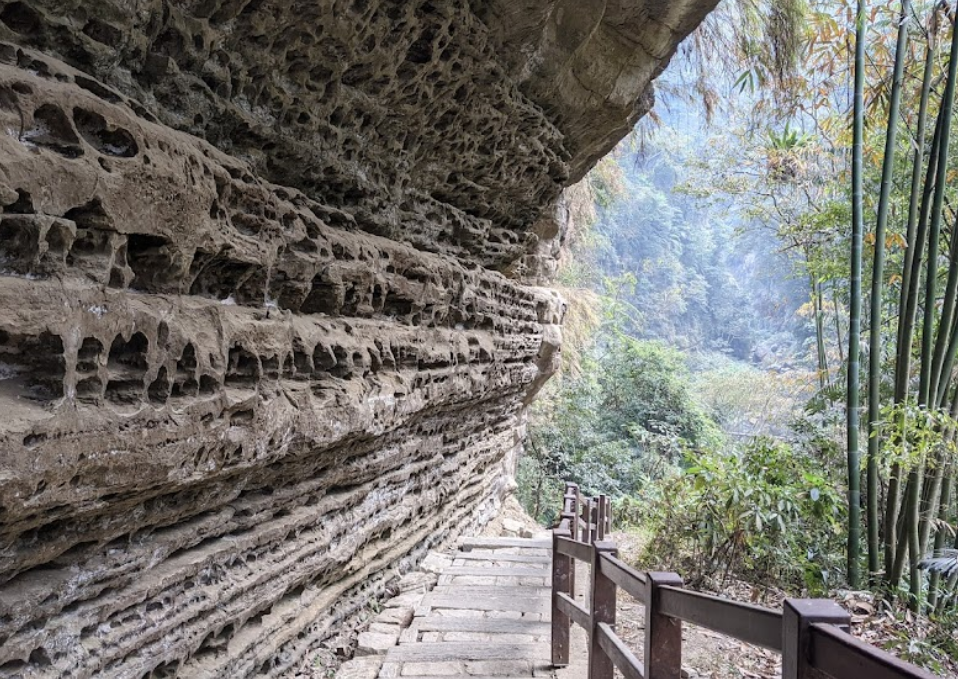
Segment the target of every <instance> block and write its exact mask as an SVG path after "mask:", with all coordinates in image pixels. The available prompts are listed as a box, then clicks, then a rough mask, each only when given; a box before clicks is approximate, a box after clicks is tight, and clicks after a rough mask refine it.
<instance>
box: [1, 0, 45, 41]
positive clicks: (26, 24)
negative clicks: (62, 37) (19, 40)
mask: <svg viewBox="0 0 958 679" xmlns="http://www.w3.org/2000/svg"><path fill="white" fill-rule="evenodd" d="M0 21H2V22H3V23H5V24H6V25H7V26H9V27H10V30H12V31H13V32H15V33H20V34H21V35H35V34H36V33H37V31H38V30H39V29H40V15H39V14H38V13H37V11H36V10H35V9H33V8H32V7H30V6H29V5H28V4H26V3H25V2H11V3H10V4H9V5H7V6H6V7H4V8H3V10H2V11H0Z"/></svg>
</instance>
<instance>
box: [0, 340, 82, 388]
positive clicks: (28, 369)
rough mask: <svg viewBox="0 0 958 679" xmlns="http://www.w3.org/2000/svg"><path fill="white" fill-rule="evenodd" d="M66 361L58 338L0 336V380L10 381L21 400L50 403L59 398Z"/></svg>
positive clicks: (61, 342) (61, 343)
mask: <svg viewBox="0 0 958 679" xmlns="http://www.w3.org/2000/svg"><path fill="white" fill-rule="evenodd" d="M65 376H66V360H65V359H64V356H63V341H62V340H61V339H60V336H59V335H54V334H53V333H51V332H48V331H44V332H42V333H41V334H40V335H39V336H36V337H31V336H23V335H19V336H17V335H10V334H8V333H3V334H2V335H0V380H12V381H13V384H15V385H16V386H17V387H18V391H19V393H20V395H21V397H22V398H26V399H30V400H34V401H52V400H54V399H58V398H61V397H62V396H63V380H64V377H65Z"/></svg>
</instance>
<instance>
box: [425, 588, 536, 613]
mask: <svg viewBox="0 0 958 679" xmlns="http://www.w3.org/2000/svg"><path fill="white" fill-rule="evenodd" d="M547 591H551V588H550V587H547V586H545V585H538V586H537V585H518V586H516V585H455V584H453V585H438V586H436V587H435V588H434V589H433V590H432V592H430V593H429V594H427V595H426V598H425V599H423V604H426V603H428V601H429V597H430V596H435V595H436V594H459V595H461V596H462V597H464V598H466V599H483V598H485V597H508V596H520V597H523V596H524V597H535V596H538V597H542V598H544V599H548V598H550V596H551V595H548V596H547V595H546V592H547ZM465 608H468V606H466V607H465Z"/></svg>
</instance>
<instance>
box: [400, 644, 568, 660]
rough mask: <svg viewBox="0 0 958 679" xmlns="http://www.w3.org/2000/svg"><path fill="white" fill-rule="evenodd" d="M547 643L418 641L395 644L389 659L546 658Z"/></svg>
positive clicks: (547, 654)
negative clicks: (415, 642)
mask: <svg viewBox="0 0 958 679" xmlns="http://www.w3.org/2000/svg"><path fill="white" fill-rule="evenodd" d="M549 653H550V649H549V646H548V644H510V643H501V642H496V643H483V642H479V641H439V642H432V643H428V642H419V643H417V644H404V645H400V646H396V647H395V648H393V649H391V650H390V652H389V661H390V662H404V663H405V662H446V661H451V660H454V661H459V662H464V661H469V660H527V661H528V660H548V659H549Z"/></svg>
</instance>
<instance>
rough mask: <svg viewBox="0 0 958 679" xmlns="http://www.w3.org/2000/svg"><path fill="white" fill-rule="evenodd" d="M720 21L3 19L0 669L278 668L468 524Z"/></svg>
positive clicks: (338, 5) (114, 8) (661, 5)
mask: <svg viewBox="0 0 958 679" xmlns="http://www.w3.org/2000/svg"><path fill="white" fill-rule="evenodd" d="M710 3H711V0H688V1H687V2H669V3H665V2H653V1H645V2H643V1H642V0H637V1H635V2H627V1H619V2H590V1H588V0H585V1H583V0H579V1H578V2H575V3H573V2H567V1H565V0H552V1H548V0H513V1H512V2H509V1H508V0H499V1H493V2H484V3H481V2H476V3H472V4H471V6H469V5H468V4H467V3H463V2H453V1H452V0H449V1H441V0H435V1H432V2H405V1H400V0H397V1H395V2H387V1H385V0H380V1H375V0H353V1H352V2H332V1H321V0H308V1H307V0H138V1H136V2H129V1H127V0H16V1H14V2H10V1H8V0H0V409H2V412H3V416H2V418H0V452H2V458H0V676H7V675H22V676H27V677H32V676H64V677H89V676H95V675H101V676H118V677H142V676H155V677H160V676H174V675H176V676H203V677H214V676H219V677H241V676H249V675H266V676H280V675H282V674H284V673H285V672H287V671H288V670H289V669H290V668H291V667H294V666H296V665H297V664H298V663H299V662H300V661H301V659H302V657H303V655H304V654H305V653H307V652H308V650H309V649H310V648H311V647H314V646H315V645H316V644H317V643H319V642H320V641H322V640H323V639H325V638H327V637H329V636H330V635H331V634H332V632H333V631H334V630H335V629H337V628H338V627H341V626H343V625H346V624H348V621H349V620H350V619H351V618H352V617H353V616H354V614H355V613H356V612H357V611H358V610H360V609H361V608H362V607H363V606H364V605H365V604H366V602H367V601H368V599H369V598H370V597H371V596H373V595H375V594H376V593H377V592H379V591H381V590H382V588H383V586H384V583H385V582H386V581H387V580H388V579H389V578H390V577H391V576H392V574H393V573H394V572H395V570H396V569H402V568H405V567H407V566H408V565H409V564H410V563H412V562H413V561H414V560H415V559H417V558H418V557H419V556H420V555H422V554H423V553H424V552H425V551H426V550H428V549H430V548H432V547H434V546H435V545H436V544H438V543H440V542H442V541H445V540H449V539H451V538H452V537H454V536H456V535H457V534H459V532H461V531H462V530H464V529H466V528H467V527H469V526H470V525H472V524H475V523H477V522H481V521H483V520H485V519H486V518H487V517H488V516H489V515H490V514H491V513H492V512H494V511H495V508H496V506H497V504H498V502H499V501H500V499H501V498H502V496H503V495H504V494H505V493H506V492H508V490H509V483H510V479H511V473H512V471H513V466H514V461H515V455H516V451H517V449H518V447H519V442H520V440H521V437H522V429H523V409H524V407H525V405H526V404H527V403H528V401H529V399H531V397H532V396H533V395H534V393H535V391H536V390H537V389H538V388H539V386H541V384H542V383H543V381H544V380H545V379H547V378H548V376H549V374H551V372H552V370H553V369H554V362H555V360H556V354H557V351H558V346H559V343H560V341H559V337H560V333H559V329H558V324H559V322H560V321H561V313H562V309H561V302H560V300H558V299H557V298H556V297H555V296H554V295H553V294H552V293H550V292H549V291H548V290H546V289H544V288H540V287H535V286H536V285H542V284H544V283H546V282H547V279H548V275H549V273H550V271H551V270H552V268H553V266H554V260H555V255H556V252H557V250H556V248H557V244H558V242H559V240H560V239H561V221H562V220H561V209H557V208H555V206H556V204H557V199H558V197H559V194H560V192H561V190H562V188H563V187H564V186H566V185H567V184H568V183H569V182H570V181H573V180H574V179H576V178H577V177H579V176H581V175H582V173H583V172H584V171H585V170H587V169H588V167H589V166H590V164H591V163H592V162H593V161H594V160H595V159H596V158H597V157H599V156H600V155H601V154H602V153H604V152H605V151H606V150H607V149H608V148H609V147H610V146H611V145H612V144H614V143H615V141H616V140H617V139H619V138H620V137H621V136H622V135H623V134H624V133H625V132H626V131H627V130H628V128H629V127H630V126H631V125H632V124H633V123H634V121H635V120H636V119H637V118H638V117H639V116H640V115H641V114H642V113H644V111H645V110H646V109H647V107H648V104H649V103H650V97H651V94H650V89H649V86H650V82H651V79H652V78H653V77H654V75H655V74H656V73H657V72H658V70H659V69H661V68H662V67H664V65H665V63H666V62H667V60H668V58H669V57H670V55H671V52H672V51H673V50H674V48H675V45H676V44H677V42H678V41H679V40H680V39H681V38H682V37H684V35H685V34H686V33H687V32H688V31H690V30H691V29H692V28H693V27H694V26H695V24H696V23H697V22H698V21H699V20H700V19H701V18H702V16H703V15H704V13H705V12H706V11H707V10H708V9H709V8H710Z"/></svg>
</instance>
